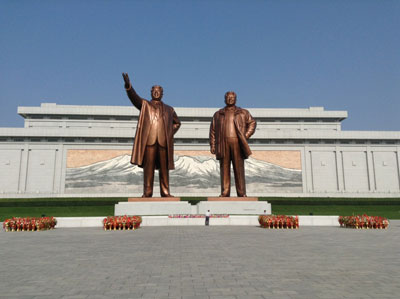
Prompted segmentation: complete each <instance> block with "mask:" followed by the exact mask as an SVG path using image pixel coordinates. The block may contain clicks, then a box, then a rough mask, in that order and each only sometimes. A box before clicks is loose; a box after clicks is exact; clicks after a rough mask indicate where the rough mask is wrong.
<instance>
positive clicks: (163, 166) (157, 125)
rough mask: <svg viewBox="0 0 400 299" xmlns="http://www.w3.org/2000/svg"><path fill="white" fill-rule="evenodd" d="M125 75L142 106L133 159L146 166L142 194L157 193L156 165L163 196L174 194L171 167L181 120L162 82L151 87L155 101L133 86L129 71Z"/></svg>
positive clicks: (132, 94) (132, 96)
mask: <svg viewBox="0 0 400 299" xmlns="http://www.w3.org/2000/svg"><path fill="white" fill-rule="evenodd" d="M122 77H123V78H124V81H125V89H126V93H127V94H128V97H129V99H130V100H131V102H132V104H133V105H134V106H135V107H136V108H137V109H139V110H140V114H139V120H138V123H137V128H136V135H135V141H134V144H133V150H132V159H131V163H132V164H135V165H138V166H139V167H142V168H143V195H142V197H152V196H153V183H154V170H155V169H158V170H159V171H158V172H159V177H160V194H161V196H162V197H172V195H171V194H170V193H169V170H170V169H174V168H175V165H174V134H175V133H176V132H177V131H178V129H179V127H180V126H181V122H180V120H179V118H178V116H177V115H176V113H175V111H174V108H172V107H170V106H168V105H166V104H164V103H163V102H162V101H161V99H162V96H163V88H162V87H161V86H159V85H155V86H153V87H152V88H151V101H147V100H145V99H143V98H141V97H140V96H138V94H137V93H136V91H135V90H134V89H133V88H132V84H131V82H130V80H129V76H128V74H127V73H122Z"/></svg>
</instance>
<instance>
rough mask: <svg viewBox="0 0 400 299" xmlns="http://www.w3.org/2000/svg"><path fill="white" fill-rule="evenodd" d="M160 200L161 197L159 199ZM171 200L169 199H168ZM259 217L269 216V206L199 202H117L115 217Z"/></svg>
mask: <svg viewBox="0 0 400 299" xmlns="http://www.w3.org/2000/svg"><path fill="white" fill-rule="evenodd" d="M159 198H162V197H159ZM168 198H171V197H168ZM207 210H210V212H211V214H229V215H260V214H271V204H269V203H268V202H266V201H254V200H252V201H200V202H199V203H198V204H197V205H191V204H190V203H189V202H187V201H140V202H119V203H118V204H116V205H115V210H114V213H115V216H120V215H139V216H152V215H174V214H175V215H176V214H205V213H206V212H207Z"/></svg>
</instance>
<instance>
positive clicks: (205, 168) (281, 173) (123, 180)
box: [65, 155, 302, 195]
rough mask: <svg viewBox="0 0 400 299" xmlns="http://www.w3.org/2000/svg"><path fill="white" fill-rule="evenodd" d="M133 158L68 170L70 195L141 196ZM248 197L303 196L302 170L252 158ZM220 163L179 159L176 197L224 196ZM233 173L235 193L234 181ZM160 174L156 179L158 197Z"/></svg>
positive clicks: (175, 175)
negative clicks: (290, 194)
mask: <svg viewBox="0 0 400 299" xmlns="http://www.w3.org/2000/svg"><path fill="white" fill-rule="evenodd" d="M130 158H131V157H130V155H121V156H117V157H115V158H112V159H109V160H106V161H101V162H97V163H93V164H91V165H87V166H81V167H75V168H67V173H66V180H65V192H67V193H83V194H84V193H140V194H141V192H142V189H143V175H142V169H141V168H139V167H137V166H134V165H131V164H130ZM245 163H246V164H245V171H246V187H247V194H248V195H251V194H252V193H268V192H301V191H302V174H301V170H297V169H289V168H284V167H281V166H279V165H275V164H272V163H268V162H265V161H262V160H257V159H253V158H249V159H247V160H246V162H245ZM219 172H220V170H219V162H218V161H217V160H216V159H214V158H213V157H210V156H186V155H178V156H175V170H171V171H170V185H171V193H172V194H191V193H196V194H203V193H204V194H215V195H218V194H219V193H220V192H219V191H220V177H219ZM233 178H234V177H233V173H232V191H231V194H232V195H234V194H236V191H235V189H234V179H233ZM158 186H159V185H158V171H156V174H155V179H154V193H155V195H156V194H157V191H158V189H159V187H158Z"/></svg>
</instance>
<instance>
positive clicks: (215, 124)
mask: <svg viewBox="0 0 400 299" xmlns="http://www.w3.org/2000/svg"><path fill="white" fill-rule="evenodd" d="M234 124H235V129H236V134H237V136H238V138H239V144H240V149H241V154H242V157H243V159H247V158H248V157H249V156H250V155H251V150H250V147H249V144H248V143H247V139H249V138H250V136H251V135H253V134H254V131H255V129H256V121H255V120H254V118H253V117H252V116H251V114H250V112H249V111H247V110H246V109H242V108H240V107H235V117H234ZM224 135H225V108H222V109H220V110H218V111H217V112H215V114H214V116H213V119H212V122H211V126H210V147H211V152H215V155H216V158H217V160H221V159H223V158H224V152H225V136H224Z"/></svg>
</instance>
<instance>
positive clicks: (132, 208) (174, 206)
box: [114, 197, 196, 216]
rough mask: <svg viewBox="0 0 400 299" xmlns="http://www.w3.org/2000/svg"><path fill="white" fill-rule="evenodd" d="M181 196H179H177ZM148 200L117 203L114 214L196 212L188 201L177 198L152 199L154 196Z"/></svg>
mask: <svg viewBox="0 0 400 299" xmlns="http://www.w3.org/2000/svg"><path fill="white" fill-rule="evenodd" d="M163 198H174V197H163ZM175 198H179V197H175ZM145 199H147V200H146V201H136V202H135V201H130V202H125V201H124V202H119V203H118V204H116V205H115V209H114V215H115V216H122V215H138V216H147V215H174V214H196V213H192V211H193V208H196V206H192V205H191V204H190V203H189V202H187V201H180V200H179V201H177V200H174V201H172V200H169V201H167V200H160V201H152V200H151V199H152V198H145Z"/></svg>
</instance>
